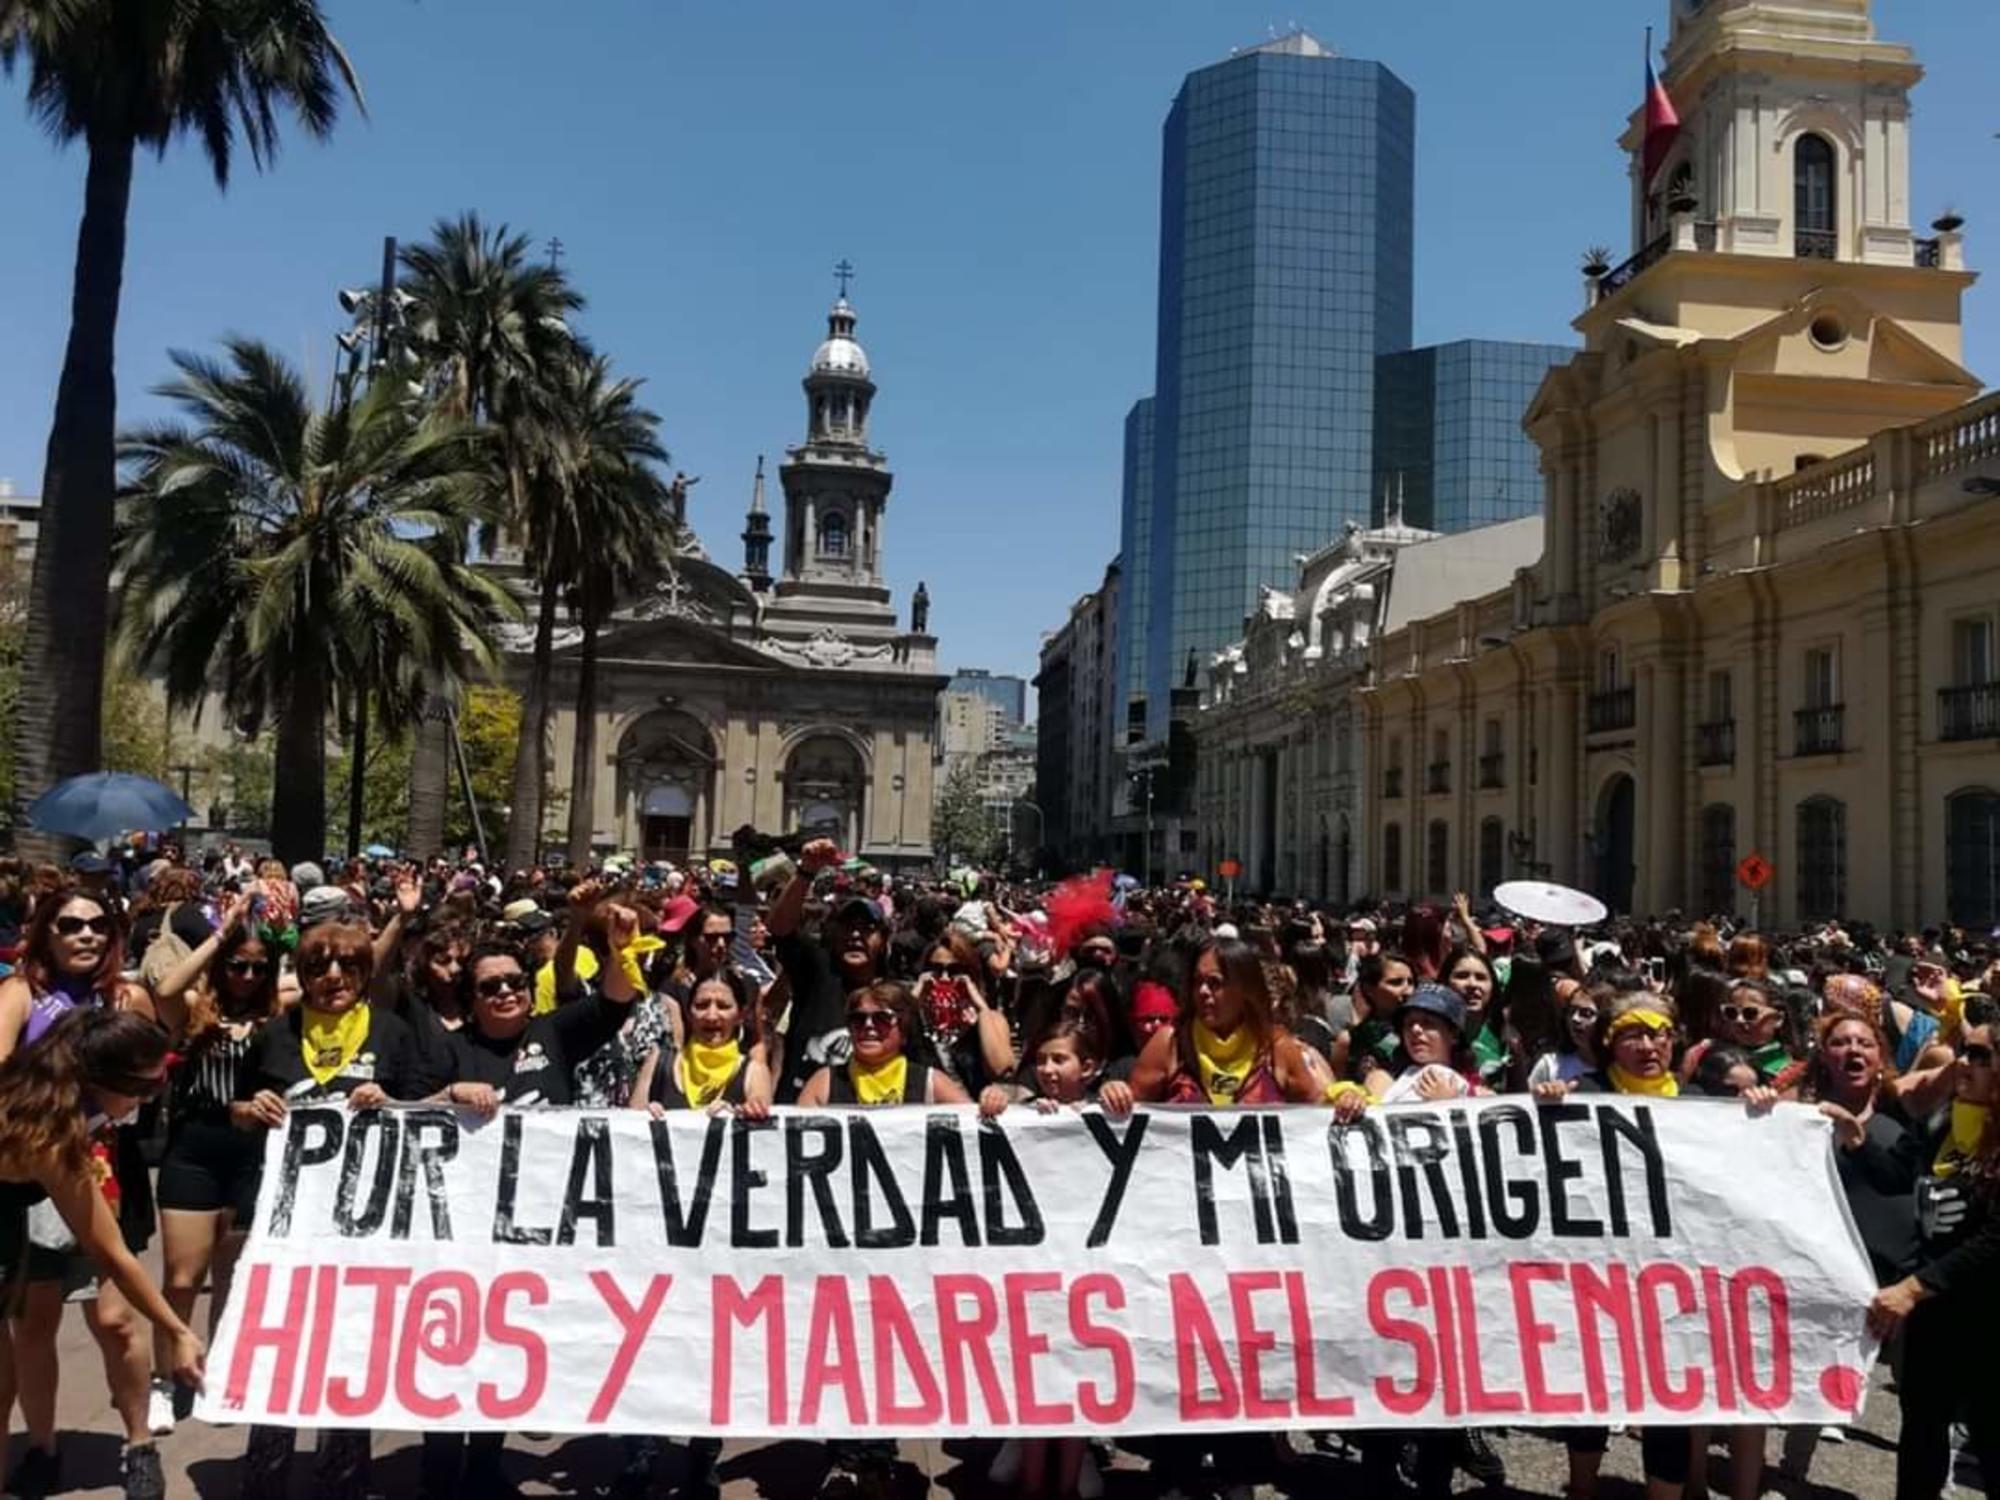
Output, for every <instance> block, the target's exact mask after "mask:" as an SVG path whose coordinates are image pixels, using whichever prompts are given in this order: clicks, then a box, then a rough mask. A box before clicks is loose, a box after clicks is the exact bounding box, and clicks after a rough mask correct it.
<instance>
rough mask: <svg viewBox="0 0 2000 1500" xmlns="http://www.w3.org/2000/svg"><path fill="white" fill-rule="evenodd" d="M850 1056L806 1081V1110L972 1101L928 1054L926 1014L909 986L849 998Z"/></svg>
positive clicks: (884, 985)
mask: <svg viewBox="0 0 2000 1500" xmlns="http://www.w3.org/2000/svg"><path fill="white" fill-rule="evenodd" d="M847 1037H848V1043H849V1052H848V1060H847V1061H846V1062H845V1063H843V1064H840V1065H837V1066H836V1065H829V1066H827V1067H824V1068H821V1069H820V1070H819V1071H818V1072H817V1073H814V1074H813V1076H812V1077H811V1078H808V1079H807V1080H806V1086H805V1088H804V1089H803V1090H802V1091H801V1092H800V1094H799V1107H800V1108H801V1109H819V1108H822V1107H824V1106H826V1105H829V1104H861V1105H877V1104H970V1103H971V1102H972V1096H971V1095H970V1094H968V1093H966V1091H965V1090H964V1089H963V1088H961V1087H959V1085H958V1084H957V1083H956V1082H955V1081H953V1079H952V1078H951V1076H950V1075H949V1074H947V1073H945V1072H943V1071H942V1070H940V1069H938V1068H933V1067H931V1066H930V1065H929V1063H928V1062H927V1061H926V1059H925V1057H924V1055H923V1054H924V1051H925V1043H924V1040H923V1038H924V1023H923V1016H922V1014H921V1013H920V1012H919V1011H918V1009H917V1002H916V998H915V997H914V996H913V995H912V994H911V992H910V989H909V986H907V985H903V984H898V983H896V982H894V981H892V980H885V981H883V982H881V983H878V984H871V985H868V986H867V987H866V988H864V989H859V990H856V991H855V992H854V993H853V994H852V995H850V996H848V997H847Z"/></svg>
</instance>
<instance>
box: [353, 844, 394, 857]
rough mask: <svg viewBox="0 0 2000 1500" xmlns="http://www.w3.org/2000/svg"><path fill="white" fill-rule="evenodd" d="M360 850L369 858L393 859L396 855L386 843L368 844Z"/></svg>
mask: <svg viewBox="0 0 2000 1500" xmlns="http://www.w3.org/2000/svg"><path fill="white" fill-rule="evenodd" d="M361 852H362V853H363V854H365V855H367V856H368V857H369V858H370V859H394V858H395V857H396V851H395V850H394V849H391V848H390V847H389V846H388V845H387V844H370V845H369V846H368V847H367V848H366V849H363V850H362V851H361Z"/></svg>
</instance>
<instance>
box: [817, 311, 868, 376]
mask: <svg viewBox="0 0 2000 1500" xmlns="http://www.w3.org/2000/svg"><path fill="white" fill-rule="evenodd" d="M826 334H827V336H826V342H825V343H823V344H821V345H820V346H819V348H817V349H815V350H814V351H813V357H812V368H811V370H810V371H809V372H808V373H810V374H813V375H858V376H860V377H861V378H862V379H864V380H865V379H867V377H868V355H867V352H866V351H865V350H863V349H862V347H861V345H859V344H858V343H856V342H855V341H854V306H853V304H852V303H850V302H849V301H848V300H847V299H846V298H845V297H842V298H841V299H840V300H839V301H838V302H836V303H834V304H833V311H832V312H830V313H828V314H827V319H826Z"/></svg>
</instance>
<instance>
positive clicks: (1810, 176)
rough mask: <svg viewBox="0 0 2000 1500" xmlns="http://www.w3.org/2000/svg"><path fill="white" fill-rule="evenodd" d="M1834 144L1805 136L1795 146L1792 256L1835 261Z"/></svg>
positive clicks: (1836, 240)
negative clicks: (1793, 243) (1793, 239)
mask: <svg viewBox="0 0 2000 1500" xmlns="http://www.w3.org/2000/svg"><path fill="white" fill-rule="evenodd" d="M1835 160H1836V157H1835V155H1834V150H1833V144H1832V143H1831V142H1830V141H1828V140H1827V138H1826V137H1825V136H1823V135H1813V134H1810V133H1808V134H1806V135H1802V136H1800V137H1799V139H1798V142H1797V144H1796V145H1794V146H1793V147H1792V230H1793V234H1794V236H1795V239H1796V244H1795V246H1794V250H1793V253H1794V254H1796V255H1798V256H1799V257H1801V258H1803V259H1811V260H1832V259H1833V258H1834V254H1835V251H1836V249H1837V248H1838V244H1839V236H1838V234H1837V229H1838V225H1837V223H1836V221H1835V216H1834V209H1835V198H1834V192H1835V189H1834V179H1833V172H1834V163H1835Z"/></svg>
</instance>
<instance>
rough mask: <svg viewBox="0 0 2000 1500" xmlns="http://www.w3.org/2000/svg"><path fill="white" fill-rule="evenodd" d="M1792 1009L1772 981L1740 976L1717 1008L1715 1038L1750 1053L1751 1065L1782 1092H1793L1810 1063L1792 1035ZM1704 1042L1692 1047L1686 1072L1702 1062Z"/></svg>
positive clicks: (1686, 1063)
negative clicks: (1802, 1054) (1805, 1059)
mask: <svg viewBox="0 0 2000 1500" xmlns="http://www.w3.org/2000/svg"><path fill="white" fill-rule="evenodd" d="M1791 1018H1792V1012H1791V1010H1790V1009H1789V1008H1788V1005H1787V1001H1786V1000H1785V999H1784V998H1781V997H1780V994H1779V992H1778V991H1777V990H1776V989H1774V988H1773V987H1772V986H1771V985H1770V984H1769V983H1768V982H1766V981H1764V980H1761V979H1737V980H1735V981H1734V982H1733V983H1731V985H1730V986H1729V995H1728V998H1726V999H1725V1000H1723V1002H1722V1003H1721V1004H1720V1005H1718V1006H1717V1007H1716V1010H1715V1037H1714V1040H1715V1041H1719V1042H1728V1043H1730V1044H1732V1045H1734V1046H1737V1047H1741V1048H1742V1049H1743V1050H1744V1051H1745V1052H1747V1053H1749V1054H1750V1065H1751V1066H1752V1067H1754V1068H1755V1069H1756V1070H1757V1073H1758V1076H1759V1077H1761V1078H1762V1079H1763V1080H1764V1083H1765V1084H1766V1085H1767V1086H1768V1087H1770V1088H1774V1089H1776V1090H1778V1091H1779V1092H1780V1093H1784V1094H1790V1093H1792V1092H1794V1091H1796V1090H1797V1088H1798V1087H1799V1085H1800V1084H1801V1083H1802V1082H1803V1081H1804V1079H1805V1072H1806V1065H1805V1062H1804V1060H1803V1059H1802V1058H1800V1057H1799V1056H1798V1053H1799V1052H1802V1051H1804V1050H1805V1049H1804V1048H1803V1047H1794V1046H1793V1045H1792V1039H1791V1037H1790V1036H1789V1035H1788V1032H1789V1029H1790V1024H1791ZM1708 1045H1709V1044H1708V1043H1707V1042H1703V1043H1700V1044H1698V1045H1697V1046H1695V1047H1693V1048H1690V1049H1689V1054H1688V1057H1687V1058H1686V1059H1685V1062H1684V1071H1685V1072H1687V1073H1689V1074H1691V1073H1692V1072H1693V1070H1694V1069H1695V1068H1697V1067H1699V1066H1700V1065H1701V1054H1702V1053H1703V1052H1704V1051H1706V1050H1707V1048H1708Z"/></svg>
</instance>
